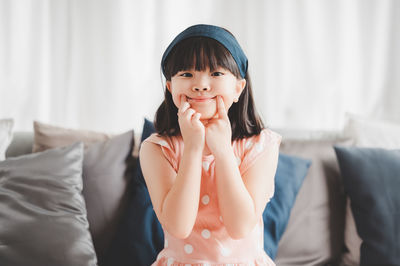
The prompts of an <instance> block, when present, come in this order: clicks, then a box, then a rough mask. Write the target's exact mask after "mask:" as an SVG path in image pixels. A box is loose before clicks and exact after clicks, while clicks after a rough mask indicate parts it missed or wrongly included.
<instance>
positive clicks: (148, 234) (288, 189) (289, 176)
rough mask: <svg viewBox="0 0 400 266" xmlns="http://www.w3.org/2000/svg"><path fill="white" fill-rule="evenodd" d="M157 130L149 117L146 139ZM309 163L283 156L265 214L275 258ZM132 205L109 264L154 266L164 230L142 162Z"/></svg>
mask: <svg viewBox="0 0 400 266" xmlns="http://www.w3.org/2000/svg"><path fill="white" fill-rule="evenodd" d="M154 132H155V129H154V125H153V123H152V122H150V121H149V120H147V119H145V123H144V127H143V133H142V141H143V140H145V139H146V138H147V137H149V136H150V135H151V134H152V133H154ZM309 166H310V161H309V160H305V159H301V158H298V157H294V156H289V155H284V154H280V155H279V163H278V168H277V173H276V178H275V194H274V197H273V198H272V199H271V201H270V202H269V203H268V207H267V208H266V210H265V211H264V213H263V219H264V228H265V229H264V249H265V251H266V252H267V254H268V255H269V256H271V257H272V258H275V256H276V251H277V248H278V242H279V240H280V238H281V236H282V234H283V232H284V230H285V228H286V225H287V223H288V220H289V216H290V210H291V209H292V207H293V205H294V201H295V198H296V195H297V192H298V191H299V189H300V186H301V184H302V182H303V180H304V177H305V176H306V174H307V171H308V168H309ZM128 205H129V207H128V208H127V211H126V215H125V217H124V218H123V219H122V223H121V225H120V227H119V229H118V232H117V235H116V238H115V239H114V241H113V243H111V249H110V252H109V254H108V256H107V265H108V266H112V265H118V266H128V265H129V266H131V265H135V266H148V265H151V263H153V262H154V261H155V260H156V258H157V255H158V253H159V252H160V251H161V250H162V249H163V247H164V232H163V231H162V227H161V225H160V223H159V221H158V219H157V217H156V214H155V212H154V210H153V206H152V204H151V199H150V196H149V193H148V191H147V187H146V183H145V181H144V177H143V174H142V171H141V168H140V163H139V162H138V167H137V172H136V174H135V176H134V177H133V180H132V195H131V199H130V202H129V203H128ZM101 266H103V265H101Z"/></svg>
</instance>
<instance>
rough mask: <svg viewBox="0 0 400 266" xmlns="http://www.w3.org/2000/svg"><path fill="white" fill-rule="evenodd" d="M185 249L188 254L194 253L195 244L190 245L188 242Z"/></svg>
mask: <svg viewBox="0 0 400 266" xmlns="http://www.w3.org/2000/svg"><path fill="white" fill-rule="evenodd" d="M183 249H184V250H185V252H186V253H187V254H192V252H193V246H192V245H189V244H186V245H185V246H184V247H183Z"/></svg>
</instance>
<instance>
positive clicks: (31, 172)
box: [0, 143, 97, 266]
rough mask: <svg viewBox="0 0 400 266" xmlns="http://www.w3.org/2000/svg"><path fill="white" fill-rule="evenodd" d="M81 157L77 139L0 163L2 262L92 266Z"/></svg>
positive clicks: (11, 265) (7, 265) (22, 265)
mask: <svg viewBox="0 0 400 266" xmlns="http://www.w3.org/2000/svg"><path fill="white" fill-rule="evenodd" d="M82 159H83V145H82V144H81V143H77V144H74V145H72V146H69V147H65V148H59V149H53V150H48V151H45V152H42V153H36V154H29V155H24V156H20V157H14V158H9V159H7V160H5V161H3V162H0V224H1V226H0V247H1V248H0V265H4V266H25V265H34V266H36V265H37V266H39V265H58V266H62V265H65V266H70V265H82V266H87V265H96V263H97V261H96V254H95V251H94V248H93V243H92V238H91V236H90V233H89V230H88V227H89V224H88V221H87V219H86V208H85V202H84V199H83V197H82V194H81V192H82Z"/></svg>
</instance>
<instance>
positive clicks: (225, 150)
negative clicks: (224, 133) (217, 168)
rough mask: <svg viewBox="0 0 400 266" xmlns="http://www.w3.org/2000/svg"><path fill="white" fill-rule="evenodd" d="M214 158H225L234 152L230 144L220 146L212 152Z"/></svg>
mask: <svg viewBox="0 0 400 266" xmlns="http://www.w3.org/2000/svg"><path fill="white" fill-rule="evenodd" d="M212 153H213V154H214V156H215V158H216V159H217V158H226V156H227V155H231V154H234V153H233V148H232V146H222V145H221V146H220V147H218V149H216V150H214V151H213V152H212Z"/></svg>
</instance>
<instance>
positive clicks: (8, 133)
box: [0, 119, 14, 161]
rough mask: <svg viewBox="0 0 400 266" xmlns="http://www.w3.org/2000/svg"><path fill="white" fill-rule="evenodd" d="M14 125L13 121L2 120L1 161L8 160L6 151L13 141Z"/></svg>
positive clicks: (0, 129) (0, 121)
mask: <svg viewBox="0 0 400 266" xmlns="http://www.w3.org/2000/svg"><path fill="white" fill-rule="evenodd" d="M13 125H14V121H13V120H12V119H0V161H3V160H4V159H5V158H6V150H7V148H8V145H10V143H11V140H12V129H13Z"/></svg>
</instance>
